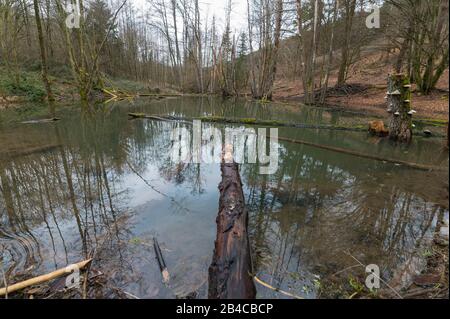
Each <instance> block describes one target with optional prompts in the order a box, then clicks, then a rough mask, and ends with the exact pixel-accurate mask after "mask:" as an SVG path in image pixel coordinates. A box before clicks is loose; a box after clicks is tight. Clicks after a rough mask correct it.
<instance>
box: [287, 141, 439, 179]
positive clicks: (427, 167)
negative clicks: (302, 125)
mask: <svg viewBox="0 0 450 319" xmlns="http://www.w3.org/2000/svg"><path fill="white" fill-rule="evenodd" d="M278 140H279V141H284V142H290V143H295V144H302V145H307V146H312V147H316V148H321V149H324V150H328V151H333V152H338V153H343V154H348V155H353V156H357V157H362V158H368V159H372V160H376V161H381V162H387V163H392V164H397V165H402V166H405V167H409V168H414V169H418V170H422V171H442V170H445V168H444V167H440V166H435V165H426V164H419V163H412V162H407V161H402V160H397V159H393V158H386V157H382V156H378V155H372V154H366V153H360V152H357V151H352V150H349V149H344V148H340V147H334V146H328V145H323V144H316V143H312V142H308V141H303V140H296V139H292V138H287V137H278Z"/></svg>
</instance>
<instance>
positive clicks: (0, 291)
mask: <svg viewBox="0 0 450 319" xmlns="http://www.w3.org/2000/svg"><path fill="white" fill-rule="evenodd" d="M91 261H92V259H88V260H85V261H82V262H79V263H76V264H74V265H73V266H74V267H69V266H68V267H64V268H61V269H58V270H55V271H53V272H51V273H49V274H46V275H41V276H38V277H34V278H31V279H28V280H25V281H22V282H19V283H16V284H14V285H11V286H8V287H3V288H0V297H2V296H5V295H6V294H7V293H8V294H10V293H12V292H15V291H19V290H22V289H24V288H27V287H30V286H34V285H39V284H42V283H45V282H47V281H50V280H53V279H56V278H59V277H61V276H64V275H69V274H71V273H72V272H73V269H74V268H76V269H83V268H85V267H86V266H87V265H89V263H90V262H91ZM71 266H72V265H71Z"/></svg>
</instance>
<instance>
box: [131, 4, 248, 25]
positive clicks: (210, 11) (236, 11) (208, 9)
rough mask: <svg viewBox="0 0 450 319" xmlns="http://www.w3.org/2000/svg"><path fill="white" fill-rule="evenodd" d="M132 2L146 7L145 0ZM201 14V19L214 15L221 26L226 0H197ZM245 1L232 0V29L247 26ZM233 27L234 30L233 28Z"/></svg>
mask: <svg viewBox="0 0 450 319" xmlns="http://www.w3.org/2000/svg"><path fill="white" fill-rule="evenodd" d="M128 1H129V2H130V3H133V4H134V6H135V8H136V9H140V8H141V9H146V8H148V4H147V0H128ZM199 4H200V10H201V16H202V18H203V19H205V18H206V16H207V15H208V19H209V20H211V18H212V16H213V15H215V16H216V21H217V23H218V24H220V25H221V26H223V25H224V23H225V7H226V5H227V0H199ZM246 21H247V1H246V0H233V1H232V13H231V28H232V31H238V32H239V31H240V30H244V29H245V28H247V26H246ZM233 29H234V30H233Z"/></svg>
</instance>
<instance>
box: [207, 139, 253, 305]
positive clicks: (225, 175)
mask: <svg viewBox="0 0 450 319" xmlns="http://www.w3.org/2000/svg"><path fill="white" fill-rule="evenodd" d="M230 152H231V150H229V149H228V150H227V148H226V150H225V154H224V161H223V162H222V164H221V171H222V182H221V183H220V185H219V190H220V200H219V214H218V216H217V218H216V223H217V237H216V240H215V242H214V255H213V260H212V263H211V265H210V267H209V278H208V281H209V288H208V297H209V298H210V299H253V298H255V296H256V288H255V284H254V282H253V279H252V277H251V273H252V262H251V255H250V243H249V239H248V232H247V224H248V214H247V209H246V207H245V199H244V193H243V191H242V182H241V178H240V176H239V170H238V165H237V164H236V163H234V162H232V163H227V162H226V161H225V159H227V158H228V159H229V158H231V157H230V154H231V153H230Z"/></svg>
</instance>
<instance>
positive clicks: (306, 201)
mask: <svg viewBox="0 0 450 319" xmlns="http://www.w3.org/2000/svg"><path fill="white" fill-rule="evenodd" d="M128 112H143V113H148V114H169V115H177V116H186V117H197V116H204V115H214V116H223V117H236V118H258V119H277V120H282V121H293V122H296V123H314V124H317V123H320V124H334V125H355V124H361V123H362V124H363V125H365V123H367V121H368V118H367V117H361V116H356V115H351V114H347V113H342V112H331V111H327V110H324V109H319V108H314V107H300V106H298V107H293V106H287V105H271V104H264V105H260V104H257V103H250V102H245V101H241V100H237V101H236V100H228V101H221V100H220V99H214V98H183V99H180V98H171V99H163V100H152V101H150V100H146V99H141V100H137V101H134V102H132V103H131V102H125V101H124V102H118V103H113V104H108V105H101V106H98V107H95V108H94V110H91V111H90V112H80V111H79V109H76V110H72V112H71V113H70V114H68V113H67V112H65V113H64V116H61V117H62V120H61V121H58V122H55V123H41V124H27V125H25V124H17V125H13V126H7V127H3V128H1V129H0V147H1V148H2V149H3V151H4V152H3V153H4V154H6V155H3V156H0V252H1V255H0V256H1V259H0V261H2V267H3V269H4V271H5V273H6V274H7V275H8V277H9V278H16V277H17V278H18V277H20V275H21V274H22V275H23V274H24V273H28V274H30V273H31V274H33V275H39V274H43V273H47V272H49V271H52V270H55V269H58V268H62V267H65V266H66V265H68V264H70V263H75V262H79V261H81V260H83V259H85V258H86V256H88V255H89V254H92V253H93V252H94V254H95V259H94V264H93V269H94V270H95V271H96V273H99V274H100V272H101V276H100V277H102V281H101V282H100V283H98V284H96V285H95V287H92V288H90V290H89V297H91V298H112V297H117V296H118V295H119V296H121V297H125V298H126V297H127V296H136V297H139V298H186V297H191V298H192V297H195V298H206V297H207V288H208V267H209V264H210V263H211V259H212V254H213V248H214V240H215V237H216V223H215V220H216V216H217V213H218V201H219V192H218V188H217V187H218V184H219V183H220V180H221V176H220V166H219V165H218V164H177V163H173V162H172V161H171V159H170V155H169V150H170V147H171V132H172V130H173V129H174V128H175V127H179V126H185V127H186V128H188V129H190V126H189V124H188V123H177V122H173V121H157V120H150V119H134V120H130V119H129V118H128V116H127V113H128ZM204 125H205V126H213V127H217V128H219V129H221V130H223V128H224V126H223V125H221V124H211V123H209V124H206V123H204ZM227 126H232V125H231V124H230V125H228V124H227ZM234 126H239V125H234ZM279 136H282V137H289V138H293V139H301V140H305V141H309V142H313V143H316V144H321V145H329V146H337V147H340V148H344V149H349V150H357V151H359V152H363V153H367V154H374V155H375V154H376V155H379V156H386V157H389V158H395V159H398V160H404V161H408V162H414V163H421V164H430V165H434V166H440V167H442V170H440V171H435V172H434V171H421V170H415V169H411V168H407V167H404V166H401V165H395V164H392V163H388V162H383V161H377V160H372V159H366V158H361V157H356V156H352V155H349V154H344V153H339V152H333V151H330V150H325V149H320V148H316V147H313V146H307V145H299V144H293V143H289V142H283V141H281V142H280V144H279V164H278V169H277V171H276V172H275V174H271V175H262V174H259V169H258V168H259V167H258V165H257V164H242V165H240V174H241V178H242V182H243V185H244V194H245V198H246V204H247V207H248V211H249V235H250V243H251V248H252V258H253V266H254V272H255V274H256V275H257V277H258V278H260V279H261V280H262V281H264V282H266V283H268V284H269V285H271V286H272V287H275V288H277V289H281V290H283V291H285V292H289V293H290V294H293V295H296V296H299V297H302V298H317V297H328V296H331V295H333V294H334V293H336V292H334V291H331V292H330V291H328V292H327V287H328V285H331V284H330V283H333V284H336V285H337V286H339V285H348V284H349V283H351V285H354V284H355V283H354V282H355V278H356V279H359V280H360V281H361V278H362V282H363V280H364V273H365V269H364V267H358V262H361V263H362V264H364V265H366V264H376V265H378V266H379V267H380V270H381V275H382V278H383V279H384V280H385V281H390V280H391V279H392V278H393V277H394V276H395V274H396V272H398V269H400V268H401V266H402V265H404V264H405V262H407V261H408V260H411V259H412V258H416V257H417V258H421V257H423V256H424V255H425V254H426V250H427V247H428V245H429V243H430V241H431V240H432V236H433V233H434V229H435V227H436V223H437V221H438V220H440V219H443V218H447V219H448V151H447V150H446V149H445V148H444V147H443V142H442V140H441V139H434V138H431V139H430V138H429V139H426V138H422V137H415V138H414V140H413V142H412V143H411V144H409V145H395V144H394V143H392V142H389V141H387V140H382V139H379V138H374V137H371V136H369V135H368V134H367V133H365V132H350V131H335V130H318V129H296V128H279ZM47 146H49V147H47ZM53 146H54V147H53ZM39 147H43V150H45V151H42V152H36V151H33V152H28V154H27V153H26V152H23V153H21V151H22V150H26V149H32V150H36V149H39ZM20 154H23V155H20ZM153 238H157V240H158V242H159V244H160V246H161V250H162V255H163V256H164V259H165V262H166V264H167V267H168V270H169V273H170V277H171V278H170V281H169V283H168V284H164V283H163V282H162V278H161V272H160V268H159V266H158V262H157V260H156V258H155V252H154V249H153ZM337 274H339V275H337ZM330 278H332V279H330ZM330 280H331V281H330ZM256 288H257V294H258V298H289V296H287V295H285V294H283V293H281V292H278V291H276V290H273V289H270V288H267V287H264V286H262V285H259V284H256ZM337 293H338V294H339V293H341V292H337ZM342 293H343V292H342Z"/></svg>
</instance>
